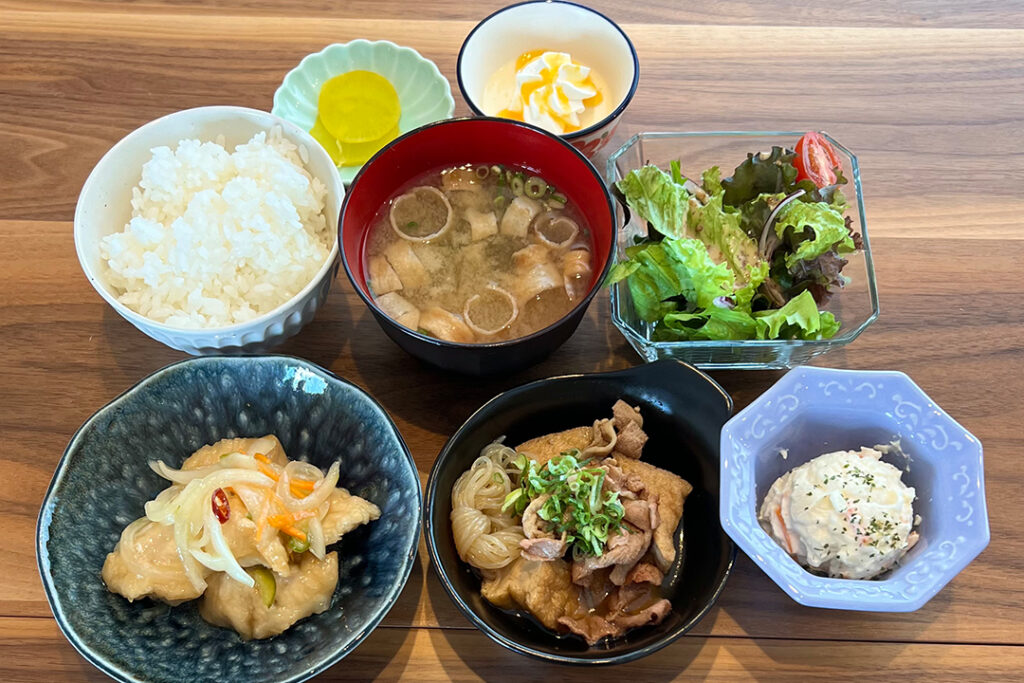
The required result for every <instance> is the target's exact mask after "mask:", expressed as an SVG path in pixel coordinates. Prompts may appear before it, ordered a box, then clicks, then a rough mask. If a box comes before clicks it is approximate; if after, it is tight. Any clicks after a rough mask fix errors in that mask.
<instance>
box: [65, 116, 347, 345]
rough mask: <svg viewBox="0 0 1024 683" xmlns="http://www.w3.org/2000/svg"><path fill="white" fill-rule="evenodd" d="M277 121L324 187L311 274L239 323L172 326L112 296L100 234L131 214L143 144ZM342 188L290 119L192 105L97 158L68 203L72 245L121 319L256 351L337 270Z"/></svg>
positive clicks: (146, 152)
mask: <svg viewBox="0 0 1024 683" xmlns="http://www.w3.org/2000/svg"><path fill="white" fill-rule="evenodd" d="M275 125H278V126H280V127H281V131H282V134H283V135H284V137H285V138H287V139H289V140H291V141H292V142H293V143H295V144H296V145H300V146H304V147H305V148H306V152H307V153H308V159H309V160H308V162H306V163H305V167H306V170H308V171H309V172H310V173H311V174H312V175H313V176H315V177H317V178H319V179H320V181H321V182H322V183H323V184H324V185H325V186H326V187H327V197H326V206H325V207H324V212H325V214H326V218H327V226H328V231H329V234H330V235H331V236H332V239H333V243H332V246H331V252H330V255H329V256H328V257H327V260H326V261H324V263H323V265H322V266H321V267H320V269H319V270H318V271H317V274H316V275H315V276H314V277H313V279H312V280H311V281H310V282H309V283H308V284H307V285H306V286H305V287H304V288H303V289H302V291H300V292H299V293H298V294H296V295H295V296H294V297H292V298H291V299H290V300H288V301H286V302H284V303H283V304H281V305H280V306H278V307H277V308H275V309H274V310H272V311H269V312H268V313H265V314H263V315H261V316H259V317H257V318H254V319H252V320H249V321H247V322H244V323H238V324H235V325H230V326H227V327H219V328H211V329H189V328H182V327H175V326H173V325H167V324H164V323H160V322H157V321H155V320H151V319H149V318H147V317H145V316H144V315H142V314H140V313H137V312H136V311H133V310H132V309H130V308H128V307H127V306H125V305H124V304H122V303H121V302H120V301H118V300H117V295H118V293H117V292H116V291H115V290H114V289H113V288H112V287H111V286H110V285H109V284H108V283H107V281H106V280H105V278H104V272H105V270H106V268H107V266H106V264H105V263H103V259H102V257H101V256H100V241H101V239H102V238H103V237H104V236H106V235H109V234H111V233H114V232H120V231H121V230H123V229H124V226H125V224H127V223H128V221H129V220H130V219H131V208H132V207H131V199H132V188H133V187H134V186H135V185H137V184H138V182H139V179H140V177H141V174H142V166H143V164H145V163H146V162H147V161H149V159H150V158H151V156H152V155H151V153H150V150H151V149H153V148H154V147H159V146H161V145H166V146H168V147H171V148H174V147H175V146H177V144H178V142H179V141H181V140H183V139H186V138H195V139H198V140H202V141H209V140H215V139H216V138H217V136H218V135H223V136H224V146H225V147H226V148H227V149H229V150H233V149H234V147H235V146H236V145H239V144H242V143H245V142H247V141H248V140H249V139H250V138H252V136H253V135H255V134H256V133H258V132H260V131H268V132H269V131H270V129H271V128H272V127H273V126H275ZM344 195H345V189H344V187H343V186H342V184H341V178H340V177H339V176H338V171H337V169H336V168H335V166H334V163H333V162H332V161H331V158H330V156H328V154H327V152H326V151H325V150H324V148H323V147H321V146H320V144H319V143H317V142H316V140H314V139H313V138H312V137H310V135H309V134H308V133H307V132H306V131H304V130H302V129H301V128H299V127H298V126H296V125H295V124H293V123H290V122H288V121H285V120H284V119H282V118H280V117H277V116H274V115H273V114H268V113H267V112H265V111H259V110H257V109H248V108H245V107H228V106H214V107H197V108H195V109H186V110H184V111H179V112H175V113H173V114H169V115H167V116H164V117H162V118H159V119H156V120H154V121H150V122H149V123H147V124H145V125H144V126H142V127H140V128H137V129H136V130H134V131H132V132H131V133H129V134H128V135H126V136H125V137H124V138H122V139H121V141H120V142H118V143H117V144H116V145H114V146H113V147H111V148H110V150H109V151H108V152H107V153H106V154H105V155H104V156H103V158H102V159H100V161H99V163H97V164H96V166H95V168H93V170H92V173H90V174H89V178H88V179H87V180H86V181H85V185H84V186H83V187H82V192H81V194H79V196H78V204H77V206H76V207H75V249H76V251H77V252H78V260H79V263H81V265H82V270H84V271H85V276H86V277H87V278H88V279H89V283H90V284H91V285H92V286H93V287H94V288H95V289H96V291H97V292H98V293H99V295H100V296H101V297H103V298H104V299H105V300H106V302H107V303H108V304H110V305H111V306H112V307H113V308H114V310H115V311H117V312H118V314H120V315H121V317H123V318H124V319H125V320H127V321H128V322H130V323H131V324H132V325H135V327H137V328H138V329H139V330H141V331H142V332H144V333H146V334H147V335H149V336H150V337H152V338H153V339H156V340H157V341H160V342H163V343H164V344H166V345H167V346H170V347H172V348H175V349H178V350H181V351H185V352H186V353H190V354H193V355H200V354H208V353H256V352H260V351H264V350H266V349H268V348H270V347H272V346H276V345H277V344H280V343H281V342H282V341H284V340H285V339H287V338H288V337H291V336H293V335H294V334H296V333H297V332H298V331H299V330H300V329H301V328H302V327H303V326H304V325H305V324H306V323H308V322H309V321H310V320H312V319H313V315H314V314H315V313H316V311H317V309H319V308H320V306H321V305H322V304H323V302H324V300H325V299H326V297H327V291H328V289H329V288H330V286H331V282H332V281H333V280H334V277H335V275H336V274H337V272H338V265H339V261H338V217H339V214H340V212H341V203H342V199H343V198H344Z"/></svg>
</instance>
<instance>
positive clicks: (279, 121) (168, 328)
mask: <svg viewBox="0 0 1024 683" xmlns="http://www.w3.org/2000/svg"><path fill="white" fill-rule="evenodd" d="M210 110H213V112H214V113H218V114H222V115H223V118H224V119H228V118H230V117H231V116H233V115H239V114H243V113H244V114H246V115H249V116H256V117H258V118H265V119H267V120H268V121H269V125H267V127H266V129H267V132H269V131H270V128H271V127H272V126H274V125H275V124H276V125H279V126H281V128H282V130H283V131H285V132H287V133H288V135H289V137H297V138H299V141H300V142H301V143H302V144H303V145H305V146H306V150H307V152H308V153H309V154H319V155H323V156H327V151H326V150H325V149H324V148H323V147H322V146H321V145H320V143H318V142H317V141H316V140H314V139H313V137H312V136H310V134H309V133H307V132H306V131H304V130H302V129H301V128H299V127H298V126H296V125H295V124H294V123H292V122H291V121H288V120H286V119H283V118H281V117H280V116H276V115H275V114H271V113H270V112H266V111H263V110H262V109H251V108H249V107H237V106H233V105H210V106H205V107H193V108H191V109H182V110H180V111H176V112H172V113H170V114H166V115H164V116H161V117H160V118H157V119H153V120H152V121H150V122H148V123H145V124H143V125H141V126H139V127H138V128H136V129H135V130H133V131H132V132H130V133H128V134H127V135H125V136H124V137H123V138H121V139H120V140H118V141H117V143H115V144H114V146H113V147H111V148H110V149H109V150H107V152H106V154H104V155H103V156H102V157H101V158H100V160H99V161H98V162H96V165H95V166H93V168H92V171H90V172H89V177H88V178H86V180H85V184H83V185H82V190H81V191H80V192H79V194H78V201H77V202H76V204H75V221H74V235H75V253H76V254H77V256H78V263H79V265H80V266H81V268H82V271H83V272H84V273H85V276H86V279H88V280H89V284H90V285H92V288H93V289H95V290H96V291H97V293H99V295H100V296H101V297H103V299H104V301H106V302H107V303H108V304H110V305H111V306H112V307H113V308H114V310H115V311H117V312H118V314H120V315H121V316H122V317H123V318H125V319H126V320H128V321H130V322H132V323H133V324H140V323H141V324H142V325H144V326H146V327H150V328H153V329H157V330H161V331H163V332H168V333H171V334H185V335H200V334H211V333H212V334H217V335H224V336H228V335H231V334H233V333H238V332H245V331H247V330H249V328H251V327H255V326H259V325H261V324H264V323H267V322H270V321H271V320H272V319H274V318H275V317H278V316H280V315H281V313H282V312H284V311H285V310H286V309H287V308H289V307H290V306H291V305H292V304H293V303H294V302H295V301H298V300H300V299H302V298H304V297H306V296H307V295H308V294H309V293H310V292H311V291H313V289H314V288H315V287H317V286H318V285H319V284H320V281H321V280H322V279H323V278H324V276H325V275H326V274H327V273H328V272H329V271H330V269H331V267H332V266H333V265H334V263H335V262H336V261H337V260H338V255H339V254H340V251H339V246H338V230H335V231H334V242H333V245H332V246H331V251H330V253H329V254H328V255H327V258H326V259H325V260H324V262H323V264H321V266H320V269H319V270H317V272H316V275H314V276H313V278H312V279H311V280H310V281H309V282H307V283H306V286H305V287H303V288H302V290H300V291H299V293H298V294H296V295H295V296H293V297H292V298H290V299H288V300H287V301H284V302H282V303H281V304H280V305H279V306H277V307H276V308H274V309H273V310H271V311H268V312H266V313H264V314H263V315H260V316H258V317H256V318H252V319H251V320H246V321H244V322H240V323H234V324H232V325H225V326H223V327H198V328H197V327H177V326H174V325H168V324H166V323H162V322H159V321H156V320H153V319H152V318H148V317H146V316H144V315H142V314H141V313H139V312H138V311H134V310H132V309H130V308H128V307H127V306H125V305H124V304H122V303H121V302H120V301H118V300H117V298H116V297H114V296H113V295H112V294H111V293H110V292H108V291H107V289H106V287H104V286H103V284H102V282H103V278H102V277H101V276H100V274H99V273H95V272H93V271H92V269H91V268H90V267H89V265H88V261H87V259H86V258H85V246H84V244H83V241H84V237H83V236H82V231H81V222H80V220H79V217H80V215H81V209H82V206H81V204H82V198H83V197H85V196H86V194H87V193H88V190H90V189H91V187H92V185H94V184H95V183H97V182H99V180H98V178H99V176H98V175H97V173H96V171H97V169H98V168H100V166H102V165H103V164H104V162H108V163H109V161H110V160H111V159H114V158H115V157H116V156H117V154H118V153H119V152H120V150H121V149H122V148H123V147H125V146H127V145H128V144H129V141H130V140H131V139H132V138H134V137H135V136H136V135H137V134H138V133H140V132H141V131H144V130H149V129H150V128H155V127H157V126H158V125H160V124H162V123H164V122H165V121H166V120H167V119H171V118H176V117H184V116H185V115H187V114H195V113H196V112H199V111H210ZM328 162H329V165H330V166H332V167H333V166H334V162H333V161H331V160H330V158H329V157H328ZM304 167H305V165H304ZM139 170H140V172H141V169H139ZM306 170H307V171H309V169H308V168H306ZM335 171H336V172H335V173H333V174H332V175H331V178H330V179H329V180H328V181H327V182H325V183H324V184H325V185H326V186H327V191H328V192H329V193H331V192H333V193H335V194H337V195H338V205H339V206H340V205H341V204H342V203H343V202H344V200H345V187H344V185H343V184H342V182H341V176H339V175H338V173H337V169H336V168H335ZM311 175H312V174H311ZM320 180H321V181H324V180H325V179H323V178H321V179H320ZM338 222H339V226H340V222H341V216H340V213H339V216H338Z"/></svg>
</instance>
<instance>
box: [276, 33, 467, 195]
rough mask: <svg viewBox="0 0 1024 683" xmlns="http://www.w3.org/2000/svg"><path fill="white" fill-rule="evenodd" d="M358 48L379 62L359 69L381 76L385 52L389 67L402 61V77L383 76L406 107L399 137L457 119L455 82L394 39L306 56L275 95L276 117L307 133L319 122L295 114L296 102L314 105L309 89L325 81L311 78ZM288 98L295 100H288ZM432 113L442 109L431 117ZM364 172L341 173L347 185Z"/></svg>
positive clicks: (334, 45)
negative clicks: (393, 41) (421, 127)
mask: <svg viewBox="0 0 1024 683" xmlns="http://www.w3.org/2000/svg"><path fill="white" fill-rule="evenodd" d="M353 49H359V50H361V51H364V52H365V51H373V52H375V55H374V56H375V59H373V60H371V61H373V62H374V63H373V64H365V65H362V64H360V65H358V66H356V67H355V68H363V69H366V70H368V71H374V72H378V73H379V72H380V71H382V70H383V69H382V68H381V65H382V64H383V60H380V59H379V57H380V56H381V55H382V54H384V55H387V54H390V56H389V57H388V58H387V62H388V63H390V64H394V63H396V62H398V63H401V65H402V66H401V68H400V69H398V70H397V71H398V73H397V74H394V75H390V76H389V74H383V73H382V74H381V75H384V76H385V77H389V78H391V79H392V84H393V85H394V86H395V90H397V91H398V92H399V100H400V102H401V104H402V117H401V119H400V120H399V131H398V132H399V134H400V135H402V134H405V133H408V132H409V131H410V130H414V129H416V128H419V127H420V126H423V125H426V124H428V123H434V122H435V121H441V120H444V119H450V118H452V116H453V115H454V113H455V99H454V98H453V97H452V89H451V84H450V83H449V82H448V79H447V78H445V77H444V75H443V74H442V73H441V70H440V69H438V68H437V65H436V64H434V62H432V61H431V60H429V59H427V58H426V57H424V56H423V55H421V54H420V53H419V52H417V51H416V50H415V49H414V48H411V47H405V46H402V45H396V44H395V43H392V42H391V41H389V40H377V41H370V40H365V39H362V38H360V39H357V40H352V41H349V42H347V43H332V44H331V45H328V46H326V47H325V48H324V49H322V50H320V51H319V52H314V53H312V54H308V55H306V56H305V57H303V58H302V61H300V62H299V64H298V65H297V66H296V67H295V68H293V69H292V70H291V71H289V72H288V73H287V74H286V75H285V77H284V80H283V81H282V82H281V85H280V86H278V88H277V90H276V91H275V92H274V106H273V109H272V110H271V113H272V114H274V115H275V116H280V117H281V118H283V119H285V120H287V121H291V122H292V123H294V124H296V125H297V126H299V127H300V128H303V129H304V130H307V131H308V130H309V129H310V128H311V127H312V126H313V123H314V121H306V120H305V119H306V116H304V115H302V114H303V113H302V112H297V111H296V106H295V104H294V103H293V102H294V101H295V100H301V101H304V102H309V98H308V96H307V95H306V94H305V92H304V91H307V90H309V89H310V87H313V88H315V90H316V91H317V92H319V88H320V86H321V85H322V84H323V81H322V80H320V82H319V83H318V82H317V81H318V80H319V78H318V77H317V76H312V75H311V74H312V73H313V72H315V71H321V70H323V69H327V70H328V71H329V72H330V68H329V67H327V66H326V64H325V62H327V61H328V59H332V60H337V59H340V58H341V55H344V54H346V53H349V52H351V51H352V50H353ZM424 71H425V72H426V73H424ZM338 73H342V72H341V71H339V72H338ZM336 75H338V74H337V73H331V76H336ZM402 79H407V80H402ZM408 79H415V81H412V83H413V88H412V89H410V87H409V83H410V81H409V80H408ZM289 99H290V100H292V101H288V100H289ZM312 106H313V109H314V111H315V109H316V103H315V102H313V103H312ZM424 110H427V112H428V113H425V114H424V113H422V112H423V111H424ZM430 110H437V111H436V112H433V113H429V112H430ZM417 112H420V113H417ZM361 168H362V166H343V167H342V166H339V167H338V174H339V175H340V177H341V180H342V182H344V183H346V184H347V183H351V182H352V179H353V178H355V176H356V174H357V173H358V172H359V170H360V169H361Z"/></svg>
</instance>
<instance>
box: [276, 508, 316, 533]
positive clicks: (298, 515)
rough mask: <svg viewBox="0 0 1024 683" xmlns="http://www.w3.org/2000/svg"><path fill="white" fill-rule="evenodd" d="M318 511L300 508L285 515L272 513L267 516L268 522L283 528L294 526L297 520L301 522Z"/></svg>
mask: <svg viewBox="0 0 1024 683" xmlns="http://www.w3.org/2000/svg"><path fill="white" fill-rule="evenodd" d="M315 516H316V513H315V512H313V511H312V510H299V511H298V512H293V513H291V514H283V515H271V516H270V517H268V518H267V523H268V524H270V526H272V527H274V528H275V529H283V528H284V527H286V526H292V525H293V524H295V523H296V522H301V521H302V520H304V519H309V518H311V517H315Z"/></svg>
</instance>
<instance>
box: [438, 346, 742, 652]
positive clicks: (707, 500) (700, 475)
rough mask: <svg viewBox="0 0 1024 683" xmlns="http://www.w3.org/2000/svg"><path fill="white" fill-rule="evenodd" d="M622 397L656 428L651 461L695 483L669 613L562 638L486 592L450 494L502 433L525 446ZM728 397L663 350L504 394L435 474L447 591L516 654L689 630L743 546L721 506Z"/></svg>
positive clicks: (647, 454) (480, 414)
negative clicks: (593, 636) (727, 526)
mask: <svg viewBox="0 0 1024 683" xmlns="http://www.w3.org/2000/svg"><path fill="white" fill-rule="evenodd" d="M620 398H621V399H623V400H625V401H626V402H628V403H630V404H631V405H639V406H640V411H641V413H642V414H643V417H644V431H646V432H647V433H648V435H649V436H650V441H648V443H647V446H646V447H645V448H644V457H643V459H644V461H646V462H649V463H651V464H653V465H657V466H658V467H662V468H664V469H667V470H670V471H672V472H675V473H676V474H678V475H679V476H681V477H683V478H684V479H686V480H687V481H688V482H690V483H691V484H692V485H693V493H692V494H691V495H690V497H689V498H687V499H686V505H685V507H684V508H683V522H682V524H683V532H684V539H685V541H684V547H683V552H681V553H679V558H678V559H677V560H676V564H675V565H674V566H673V568H672V570H670V571H669V573H668V576H669V577H670V587H669V589H668V591H667V595H666V597H668V598H669V599H670V600H671V601H672V612H671V613H670V614H669V616H668V617H667V618H666V619H665V620H664V621H663V622H661V623H660V624H658V625H657V626H651V627H644V628H641V629H637V630H634V631H631V632H629V633H628V634H627V635H625V636H624V637H622V638H619V639H616V640H613V641H611V642H610V643H603V644H598V645H596V646H594V647H589V646H588V645H587V644H586V642H585V641H583V639H582V638H579V637H577V636H557V635H555V634H553V633H552V632H550V631H548V630H546V629H544V628H542V627H540V626H538V625H536V624H535V623H534V621H533V620H531V619H528V618H525V617H523V616H520V615H517V614H513V613H510V612H507V611H505V610H501V609H499V608H497V607H495V606H493V605H491V604H490V603H489V602H487V601H486V600H484V598H483V597H482V596H481V595H480V579H479V578H478V576H477V575H476V574H475V573H474V571H473V570H472V569H471V568H470V567H469V565H467V564H465V563H463V562H462V561H461V560H460V559H459V556H458V554H457V553H456V551H455V543H454V541H453V540H452V531H451V518H450V513H451V493H452V486H453V485H454V484H455V480H456V479H458V478H459V475H461V474H462V473H463V472H464V471H465V470H466V469H468V468H469V466H470V465H471V464H472V462H473V460H474V459H475V458H476V457H477V456H478V455H479V454H480V450H481V449H482V448H483V447H484V446H486V445H487V444H488V443H490V442H491V441H493V440H494V439H495V438H497V437H499V436H501V435H505V436H506V437H507V443H509V444H518V443H522V442H523V441H525V440H527V439H529V438H531V437H534V436H539V435H541V434H546V433H549V432H553V431H558V430H562V429H568V428H570V427H576V426H579V425H584V424H590V423H591V422H593V420H595V419H597V418H600V417H603V416H605V415H610V414H611V407H612V404H613V403H614V402H615V401H616V400H617V399H620ZM731 413H732V399H731V398H730V397H729V395H728V394H727V393H726V392H725V391H724V390H723V389H722V388H721V387H720V386H719V385H718V384H717V383H716V382H715V381H714V380H712V379H711V378H710V377H708V376H707V375H705V374H704V373H702V372H700V371H699V370H697V369H695V368H693V367H692V366H690V365H686V364H685V363H681V362H679V361H674V360H664V361H659V362H657V363H651V364H649V365H642V366H638V367H635V368H631V369H629V370H621V371H618V372H608V373H599V374H590V375H569V376H565V377H554V378H551V379H544V380H540V381H537V382H532V383H530V384H526V385H524V386H521V387H518V388H515V389H512V390H510V391H507V392H505V393H503V394H499V395H498V396H496V397H494V398H493V399H491V400H490V401H488V402H487V403H486V404H484V406H483V407H482V408H480V409H479V410H477V411H476V413H474V414H473V415H472V416H471V417H470V418H469V419H468V420H467V421H466V423H465V424H464V425H462V427H461V428H460V429H459V430H458V431H457V432H456V433H455V434H454V435H453V436H452V437H451V438H450V439H449V440H448V443H447V444H445V447H444V449H443V450H442V451H441V454H440V455H439V456H438V458H437V461H436V462H435V463H434V467H433V469H432V470H431V472H430V479H429V481H428V482H427V503H426V507H425V510H424V516H425V522H426V540H427V549H428V551H429V552H430V559H431V560H432V561H433V563H434V567H435V568H436V569H437V572H438V575H439V576H440V578H441V584H442V585H443V586H444V588H445V590H446V591H447V592H448V595H449V596H451V598H452V600H454V601H455V604H456V605H457V606H458V607H459V609H461V610H462V612H463V613H464V614H465V615H466V616H467V617H468V618H469V620H470V621H471V622H473V624H474V625H475V626H476V627H477V628H479V629H480V630H481V631H483V632H484V633H486V634H487V635H488V636H490V638H491V639H492V640H494V641H495V642H497V643H499V644H501V645H503V646H504V647H506V648H508V649H510V650H512V651H513V652H518V653H520V654H525V655H530V656H533V657H537V658H539V659H543V660H547V661H553V662H562V663H568V664H612V663H621V662H627V661H631V660H634V659H638V658H640V657H643V656H645V655H648V654H651V653H652V652H655V651H656V650H658V649H660V648H662V647H664V646H665V645H668V644H669V643H670V642H672V641H673V640H675V639H676V638H678V637H679V636H681V635H682V634H683V633H685V632H686V631H688V630H689V629H691V628H692V627H693V626H694V625H695V624H696V623H697V622H698V621H700V619H701V618H702V617H703V616H704V615H705V614H706V613H707V612H708V610H709V609H710V608H711V606H712V604H714V602H715V600H716V599H717V598H718V595H719V594H720V593H721V592H722V588H723V587H724V586H725V581H726V579H727V578H728V576H729V572H730V571H731V570H732V565H733V561H734V559H735V557H736V548H735V546H734V545H733V542H732V540H731V539H730V538H729V537H728V536H727V535H726V534H725V532H724V531H723V530H722V527H721V524H720V523H719V516H718V483H719V467H718V449H719V432H720V430H721V428H722V425H723V424H725V422H726V420H728V419H729V416H730V414H731Z"/></svg>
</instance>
